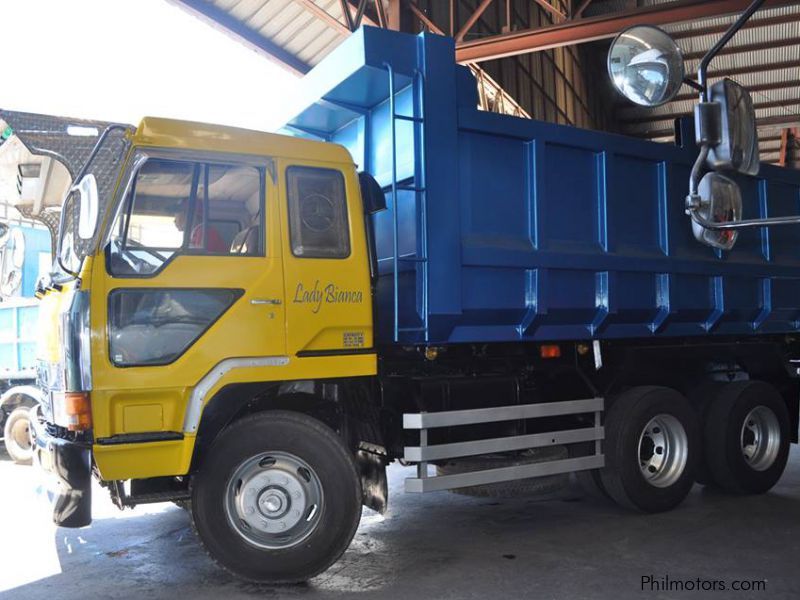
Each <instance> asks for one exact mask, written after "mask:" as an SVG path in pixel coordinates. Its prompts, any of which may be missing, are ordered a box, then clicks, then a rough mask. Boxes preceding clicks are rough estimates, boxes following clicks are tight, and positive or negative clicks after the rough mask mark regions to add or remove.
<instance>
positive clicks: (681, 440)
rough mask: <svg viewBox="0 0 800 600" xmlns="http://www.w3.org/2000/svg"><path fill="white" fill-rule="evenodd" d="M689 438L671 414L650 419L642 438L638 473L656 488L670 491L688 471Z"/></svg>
mask: <svg viewBox="0 0 800 600" xmlns="http://www.w3.org/2000/svg"><path fill="white" fill-rule="evenodd" d="M688 448H689V438H688V436H687V435H686V430H685V429H684V428H683V425H681V423H680V421H678V419H676V418H675V417H673V416H672V415H668V414H660V415H656V416H655V417H653V418H652V419H650V420H649V421H648V422H647V424H646V425H645V427H644V429H643V430H642V433H641V435H640V436H639V446H638V452H639V457H638V458H639V469H640V471H641V472H642V476H643V477H644V479H645V481H647V482H648V483H649V484H650V485H653V486H655V487H659V488H663V487H669V486H670V485H672V484H673V483H675V482H676V481H677V480H678V478H680V476H681V474H682V473H683V470H684V469H685V468H686V460H687V457H688Z"/></svg>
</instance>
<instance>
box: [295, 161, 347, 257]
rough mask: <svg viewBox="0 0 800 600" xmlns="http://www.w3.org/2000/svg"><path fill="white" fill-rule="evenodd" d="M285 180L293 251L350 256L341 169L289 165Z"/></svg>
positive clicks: (297, 254) (307, 253) (315, 255)
mask: <svg viewBox="0 0 800 600" xmlns="http://www.w3.org/2000/svg"><path fill="white" fill-rule="evenodd" d="M286 180H287V198H288V203H289V231H290V238H291V244H292V254H294V255H295V256H297V257H301V258H347V257H348V256H350V233H349V229H348V220H347V199H346V196H345V186H344V177H343V176H342V173H341V172H339V171H336V170H333V169H320V168H312V167H289V168H288V169H287V171H286Z"/></svg>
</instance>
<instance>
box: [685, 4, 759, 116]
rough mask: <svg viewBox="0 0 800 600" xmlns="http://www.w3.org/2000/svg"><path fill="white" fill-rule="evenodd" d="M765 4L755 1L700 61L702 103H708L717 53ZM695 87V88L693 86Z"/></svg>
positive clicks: (699, 73)
mask: <svg viewBox="0 0 800 600" xmlns="http://www.w3.org/2000/svg"><path fill="white" fill-rule="evenodd" d="M762 4H764V0H753V2H752V4H750V6H748V7H747V10H746V11H744V12H743V13H742V14H741V15H740V16H739V18H738V19H736V22H735V23H734V24H733V25H731V26H730V27H729V28H728V31H726V32H725V33H724V35H723V36H722V37H721V38H720V39H719V40H718V41H717V43H716V44H714V46H713V48H711V50H709V51H708V52H706V55H705V56H704V57H703V60H701V61H700V66H698V67H697V83H698V84H699V86H700V88H701V89H700V101H701V102H708V80H707V75H708V65H709V64H710V63H711V61H712V60H713V59H714V57H715V56H716V55H717V53H718V52H719V51H720V50H722V48H723V47H724V46H725V45H726V44H727V43H728V42H729V41H730V40H731V38H732V37H733V36H734V35H736V32H737V31H739V30H740V29H741V28H742V26H743V25H744V24H745V23H746V22H747V21H748V20H749V19H750V17H752V16H753V13H755V12H756V11H757V10H758V9H759V8H760V7H761V5H762ZM693 87H694V86H693Z"/></svg>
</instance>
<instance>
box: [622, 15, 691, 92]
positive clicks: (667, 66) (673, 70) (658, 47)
mask: <svg viewBox="0 0 800 600" xmlns="http://www.w3.org/2000/svg"><path fill="white" fill-rule="evenodd" d="M608 74H609V77H610V78H611V82H612V83H613V84H614V87H615V88H616V89H617V91H618V92H619V93H620V94H622V95H623V96H625V97H626V98H627V99H628V100H630V101H631V102H634V103H636V104H639V105H641V106H659V105H661V104H664V103H665V102H669V101H670V100H671V99H672V98H674V97H675V94H677V93H678V90H679V89H680V87H681V85H682V83H683V79H684V75H685V71H684V64H683V55H682V54H681V49H680V48H679V47H678V45H677V44H676V43H675V41H674V40H673V39H672V38H671V37H669V35H667V33H666V32H664V31H663V30H662V29H659V28H658V27H653V26H651V25H637V26H635V27H630V28H628V29H626V30H625V31H623V32H622V33H620V34H619V35H618V36H617V37H616V38H615V39H614V41H613V42H612V43H611V48H610V49H609V51H608Z"/></svg>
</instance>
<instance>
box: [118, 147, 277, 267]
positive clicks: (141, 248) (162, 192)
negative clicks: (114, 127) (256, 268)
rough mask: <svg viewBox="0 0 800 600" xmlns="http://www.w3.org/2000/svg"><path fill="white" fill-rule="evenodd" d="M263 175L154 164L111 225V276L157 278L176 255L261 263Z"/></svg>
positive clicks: (233, 168)
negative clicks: (247, 259)
mask: <svg viewBox="0 0 800 600" xmlns="http://www.w3.org/2000/svg"><path fill="white" fill-rule="evenodd" d="M263 205H264V172H263V169H258V168H256V167H252V166H248V165H219V164H207V163H199V162H188V161H177V160H164V159H149V160H147V162H145V163H144V164H143V165H142V167H141V168H140V169H139V171H138V172H137V173H136V176H135V179H134V181H133V182H132V185H131V191H130V194H129V196H128V198H126V201H125V203H124V205H123V208H122V210H121V211H120V213H119V215H118V216H117V219H116V221H115V223H114V226H113V228H112V232H111V239H110V243H109V248H108V253H109V256H108V258H109V260H108V263H109V272H110V273H111V274H112V275H118V276H152V275H154V274H155V273H157V272H158V271H160V270H161V268H162V267H163V266H164V265H165V264H166V263H167V262H168V261H169V260H170V259H171V258H172V257H173V256H174V255H176V254H179V253H183V254H194V255H197V254H200V255H216V256H222V255H245V256H259V255H260V256H263V255H264V235H263V222H262V221H263V214H264V211H263Z"/></svg>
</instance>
